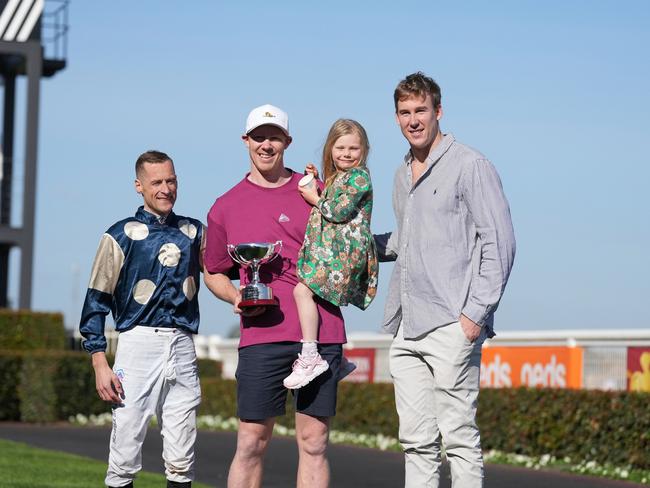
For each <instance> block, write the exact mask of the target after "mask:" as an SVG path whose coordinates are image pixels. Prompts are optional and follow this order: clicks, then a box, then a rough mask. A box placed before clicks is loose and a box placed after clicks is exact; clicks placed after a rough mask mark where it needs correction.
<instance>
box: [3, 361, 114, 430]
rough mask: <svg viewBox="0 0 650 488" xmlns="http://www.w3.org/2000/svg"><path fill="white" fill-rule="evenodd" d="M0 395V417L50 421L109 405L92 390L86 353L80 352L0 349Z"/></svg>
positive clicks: (89, 412)
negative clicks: (0, 350)
mask: <svg viewBox="0 0 650 488" xmlns="http://www.w3.org/2000/svg"><path fill="white" fill-rule="evenodd" d="M0 395H2V396H0V420H22V421H24V422H53V421H56V420H62V419H67V418H68V417H69V416H70V415H74V414H77V413H86V414H98V413H102V412H105V411H106V410H107V408H108V407H107V405H106V404H105V403H104V402H102V401H101V400H100V399H99V398H98V396H97V394H96V393H95V376H94V374H93V371H92V366H91V364H90V360H89V358H88V355H87V354H85V353H79V352H65V351H38V352H26V351H2V352H0Z"/></svg>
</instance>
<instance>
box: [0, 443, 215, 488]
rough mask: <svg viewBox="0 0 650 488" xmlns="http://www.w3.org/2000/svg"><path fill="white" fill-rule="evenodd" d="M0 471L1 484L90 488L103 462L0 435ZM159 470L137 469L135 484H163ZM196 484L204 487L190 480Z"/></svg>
mask: <svg viewBox="0 0 650 488" xmlns="http://www.w3.org/2000/svg"><path fill="white" fill-rule="evenodd" d="M0 473H2V481H1V484H2V487H3V488H92V487H98V488H99V487H103V486H104V476H105V475H106V463H104V462H101V461H96V460H94V459H89V458H85V457H81V456H75V455H72V454H65V453H62V452H58V451H50V450H46V449H38V448H35V447H30V446H28V445H27V444H21V443H18V442H11V441H6V440H1V439H0ZM165 483H166V481H165V477H164V476H163V475H160V474H153V473H145V472H141V473H139V474H138V478H137V480H136V483H135V484H136V486H137V487H138V488H160V487H162V486H165ZM192 486H193V487H196V488H208V485H205V484H203V483H196V482H194V483H192Z"/></svg>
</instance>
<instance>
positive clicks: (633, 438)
mask: <svg viewBox="0 0 650 488" xmlns="http://www.w3.org/2000/svg"><path fill="white" fill-rule="evenodd" d="M199 368H200V374H201V384H202V391H203V401H202V404H201V408H200V413H201V414H210V415H221V416H223V417H233V416H235V411H236V386H235V382H234V381H233V380H225V379H220V378H218V377H216V376H217V373H218V372H220V371H221V369H220V365H216V364H213V363H211V362H208V361H206V360H202V361H201V362H200V364H199ZM288 397H289V400H288V408H287V415H286V416H285V417H283V418H280V419H278V423H280V424H282V425H286V426H287V427H293V425H294V417H293V408H292V406H291V395H288ZM338 398H339V400H338V405H337V415H336V417H335V418H334V419H333V421H332V428H333V429H337V430H342V431H349V432H357V433H370V434H379V433H381V434H384V435H388V436H393V437H396V436H397V430H398V421H397V415H396V413H395V404H394V399H393V387H392V385H391V384H365V383H361V384H355V383H342V384H341V385H340V388H339V395H338ZM649 406H650V394H647V393H628V392H602V391H585V390H580V391H576V390H558V389H526V388H519V389H483V390H482V391H481V395H480V401H479V410H478V423H479V426H480V428H481V437H482V442H483V448H484V449H486V450H489V449H497V450H500V451H503V452H509V453H519V454H526V455H542V454H551V455H554V456H556V457H559V458H563V457H565V456H568V457H570V458H571V460H572V461H573V462H579V461H583V460H594V461H597V462H599V463H613V464H616V465H620V466H625V465H628V464H629V465H631V466H633V467H636V468H642V469H650V408H649ZM108 409H109V407H108V405H106V404H105V403H104V402H102V401H101V400H99V398H98V397H97V394H96V392H95V380H94V374H93V371H92V366H91V364H90V359H89V357H88V355H87V354H86V353H81V352H63V351H60V352H47V351H38V352H27V351H22V352H15V351H11V352H7V351H4V352H3V351H0V420H24V421H32V422H44V421H52V420H65V419H67V418H68V417H69V416H71V415H74V414H77V413H82V414H86V415H88V414H93V413H95V414H96V413H101V412H105V411H108Z"/></svg>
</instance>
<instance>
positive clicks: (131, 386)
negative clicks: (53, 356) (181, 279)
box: [106, 326, 201, 487]
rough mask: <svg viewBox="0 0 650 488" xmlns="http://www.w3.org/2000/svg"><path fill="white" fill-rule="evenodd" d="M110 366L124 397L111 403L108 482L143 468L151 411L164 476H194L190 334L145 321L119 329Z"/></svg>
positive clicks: (196, 392)
mask: <svg viewBox="0 0 650 488" xmlns="http://www.w3.org/2000/svg"><path fill="white" fill-rule="evenodd" d="M113 371H114V372H115V374H116V375H117V376H118V377H119V378H120V380H121V381H122V387H123V389H124V400H123V405H122V406H114V407H113V429H112V431H111V441H110V454H109V458H108V471H107V473H106V484H107V485H108V486H116V487H118V486H124V485H126V484H128V483H129V482H130V481H132V480H133V479H134V478H135V476H136V473H138V471H140V470H141V469H142V443H143V442H144V438H145V435H146V433H147V426H148V424H149V421H150V420H151V417H152V416H153V415H154V414H155V415H156V416H157V418H158V425H159V427H160V434H161V435H162V437H163V453H162V456H163V461H164V462H165V475H166V476H167V479H168V480H171V481H178V482H185V481H192V480H193V479H194V441H195V439H196V411H197V409H198V406H199V403H200V402H201V387H200V385H199V377H198V370H197V363H196V352H195V349H194V341H193V340H192V335H191V334H189V333H187V332H184V331H182V330H180V329H169V328H156V327H145V326H137V327H134V328H133V329H131V330H129V331H126V332H122V333H121V334H120V337H119V341H118V345H117V353H116V355H115V365H114V366H113Z"/></svg>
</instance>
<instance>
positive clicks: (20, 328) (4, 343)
mask: <svg viewBox="0 0 650 488" xmlns="http://www.w3.org/2000/svg"><path fill="white" fill-rule="evenodd" d="M64 346H65V327H64V325H63V315H61V314H60V313H40V312H32V311H30V310H9V309H0V349H7V350H13V351H19V350H21V351H22V350H35V349H50V350H52V349H54V350H62V349H63V348H64Z"/></svg>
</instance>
